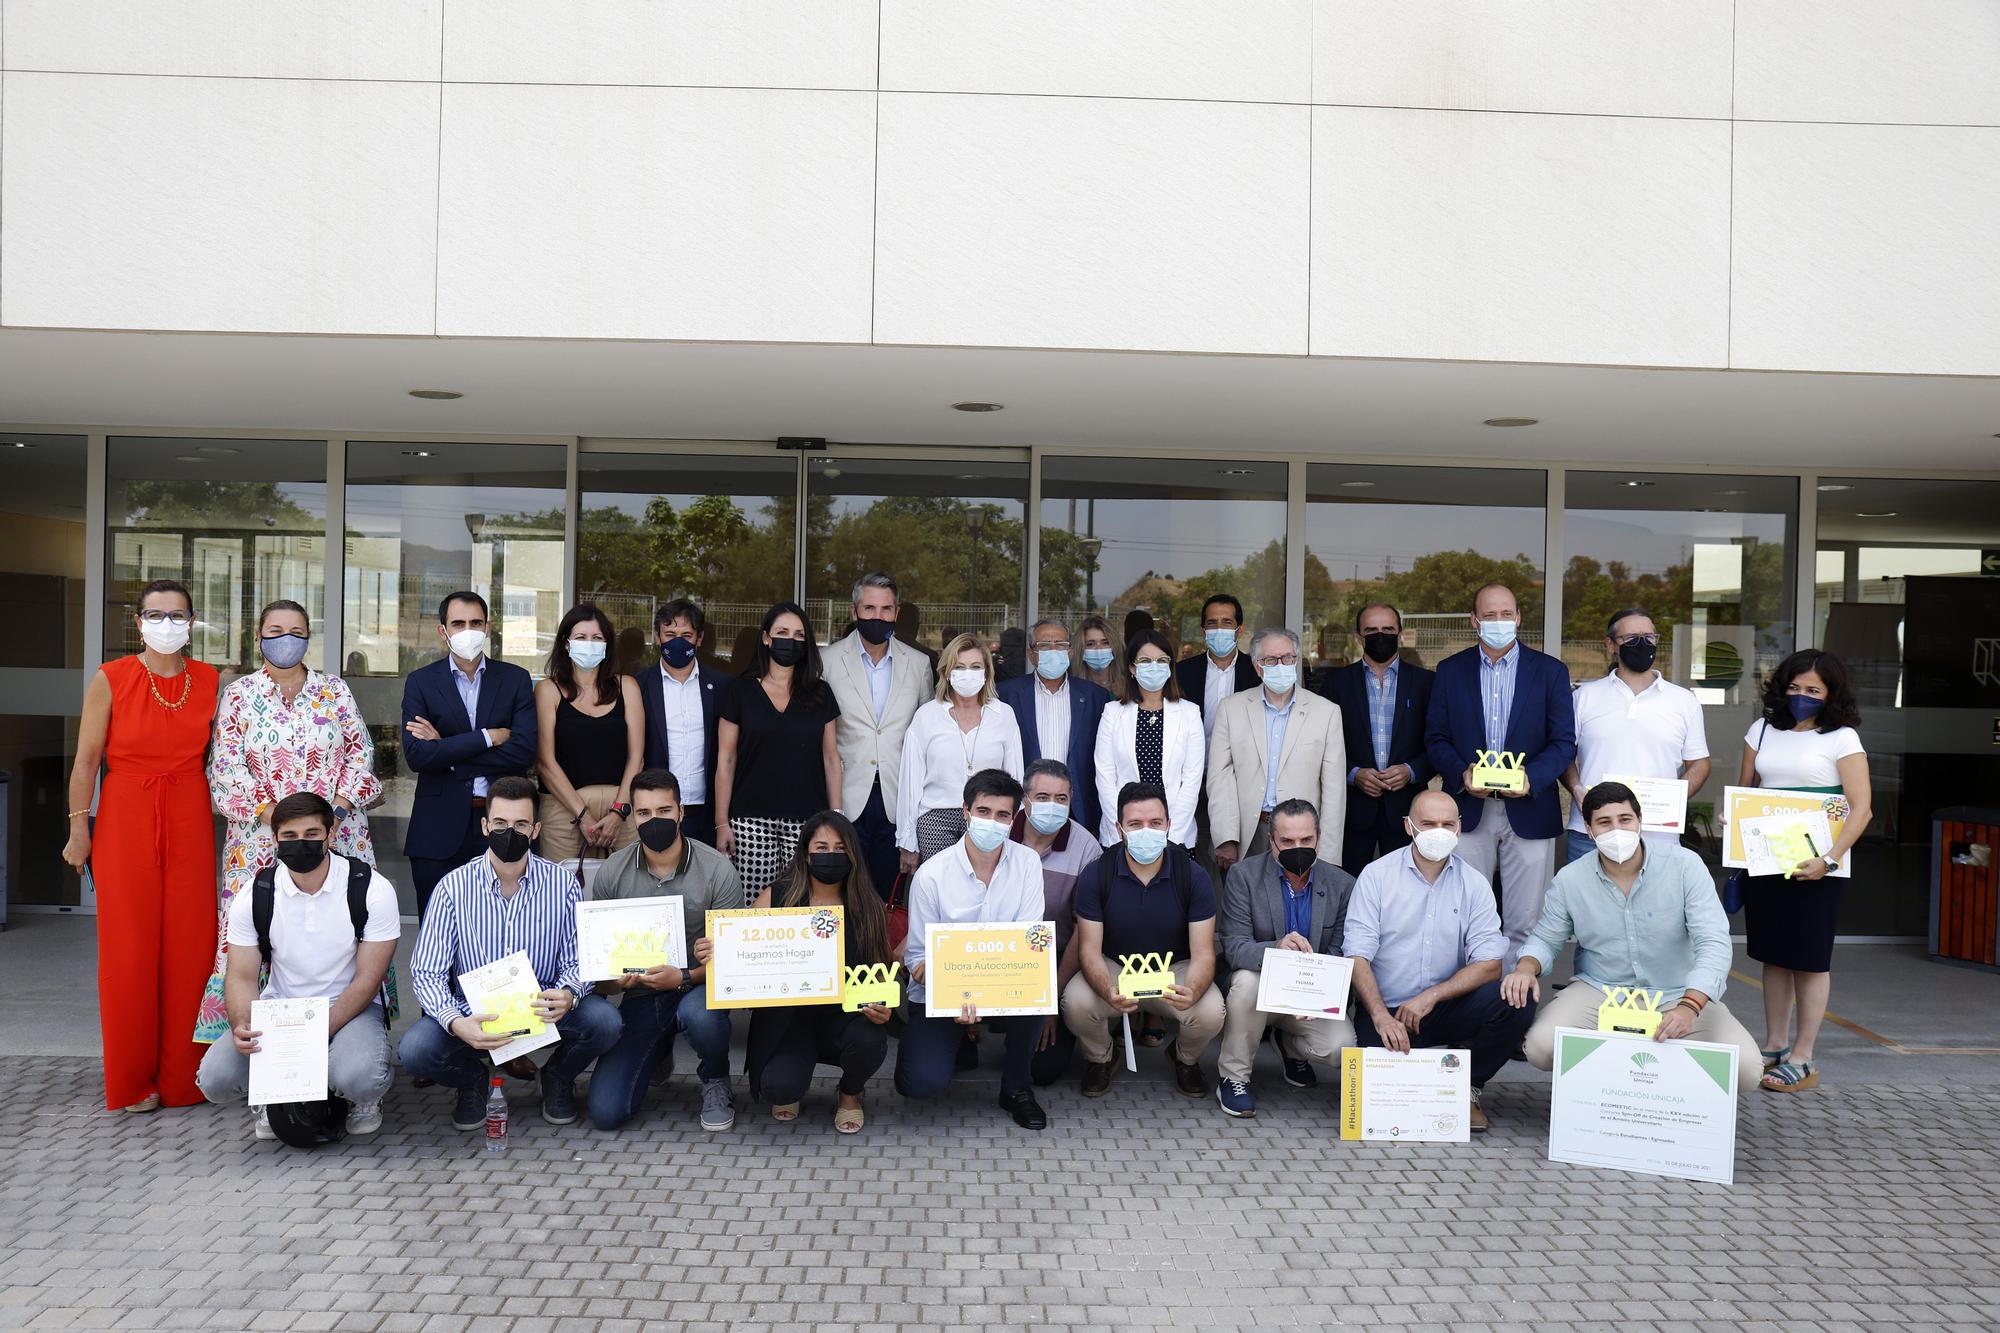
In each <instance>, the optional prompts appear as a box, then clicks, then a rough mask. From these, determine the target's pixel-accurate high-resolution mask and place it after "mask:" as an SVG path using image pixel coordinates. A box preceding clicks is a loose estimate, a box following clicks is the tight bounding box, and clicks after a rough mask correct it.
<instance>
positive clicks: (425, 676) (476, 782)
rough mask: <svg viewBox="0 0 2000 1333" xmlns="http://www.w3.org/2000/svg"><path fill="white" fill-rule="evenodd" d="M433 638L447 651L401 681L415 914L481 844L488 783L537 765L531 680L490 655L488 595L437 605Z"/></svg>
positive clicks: (462, 595) (457, 596)
mask: <svg viewBox="0 0 2000 1333" xmlns="http://www.w3.org/2000/svg"><path fill="white" fill-rule="evenodd" d="M438 640H439V643H440V644H441V645H442V646H443V648H444V650H445V654H444V656H443V657H441V658H439V659H438V660H437V661H435V662H433V663H431V664H430V665H429V666H421V667H418V668H417V669H416V670H415V671H412V672H411V673H410V674H409V677H408V679H406V680H405V681H404V682H403V762H404V763H406V764H408V765H409V766H410V768H411V769H412V770H413V771H414V772H415V773H416V775H417V791H416V796H415V799H414V800H413V801H412V802H411V804H410V822H409V827H408V832H407V833H406V834H405V835H404V838H403V854H404V855H405V856H407V857H409V858H410V877H411V879H413V880H414V881H415V882H416V890H417V912H418V915H419V916H422V915H423V914H424V913H425V912H427V911H428V910H429V907H430V901H431V894H432V892H433V891H434V890H435V889H436V887H437V883H438V881H439V880H441V879H443V878H444V877H445V876H446V875H447V874H449V873H450V872H451V871H452V870H454V869H456V868H457V867H459V866H462V865H464V864H465V863H466V862H468V861H470V860H472V859H473V858H474V857H477V856H479V855H480V854H481V853H482V852H483V851H484V850H485V848H486V834H485V831H484V826H483V822H482V821H483V820H484V819H485V816H486V802H487V797H488V792H487V788H488V785H489V784H490V783H491V782H492V781H493V780H494V779H496V778H501V777H506V776H508V775H509V774H518V773H523V772H526V771H527V770H528V769H529V768H530V767H531V766H533V764H534V762H535V736H536V727H535V687H534V682H533V681H532V680H530V679H529V678H528V673H527V672H526V671H524V670H522V669H521V668H520V667H517V666H515V665H514V664H513V663H511V662H500V661H495V660H494V659H492V658H489V657H488V656H487V655H486V650H487V648H488V647H489V646H490V644H491V640H490V639H489V637H488V634H487V612H486V599H485V598H484V597H481V596H480V595H479V594H478V593H476V592H470V591H467V592H455V593H453V594H451V595H450V596H449V597H447V598H445V599H444V601H442V602H441V603H439V604H438Z"/></svg>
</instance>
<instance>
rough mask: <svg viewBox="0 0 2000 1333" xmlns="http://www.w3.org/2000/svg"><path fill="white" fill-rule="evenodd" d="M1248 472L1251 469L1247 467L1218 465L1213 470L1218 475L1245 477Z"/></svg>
mask: <svg viewBox="0 0 2000 1333" xmlns="http://www.w3.org/2000/svg"><path fill="white" fill-rule="evenodd" d="M1250 473H1251V469H1250V468H1247V467H1219V468H1217V469H1216V470H1215V475H1216V476H1218V477H1247V476H1249V475H1250Z"/></svg>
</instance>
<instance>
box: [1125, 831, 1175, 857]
mask: <svg viewBox="0 0 2000 1333" xmlns="http://www.w3.org/2000/svg"><path fill="white" fill-rule="evenodd" d="M1125 850H1126V851H1128V852H1130V853H1132V859H1133V860H1134V861H1137V862H1138V863H1139V864H1140V865H1142V866H1149V865H1151V864H1153V862H1155V861H1157V860H1159V859H1160V857H1161V856H1162V855H1164V854H1165V853H1166V850H1167V831H1166V830H1165V829H1163V828H1135V829H1126V830H1125Z"/></svg>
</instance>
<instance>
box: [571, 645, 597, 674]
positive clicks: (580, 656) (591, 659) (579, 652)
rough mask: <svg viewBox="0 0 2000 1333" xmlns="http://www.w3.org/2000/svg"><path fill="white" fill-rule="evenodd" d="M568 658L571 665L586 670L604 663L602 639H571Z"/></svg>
mask: <svg viewBox="0 0 2000 1333" xmlns="http://www.w3.org/2000/svg"><path fill="white" fill-rule="evenodd" d="M569 660H570V662H571V663H572V664H573V665H576V666H580V667H582V668H583V669H584V670H586V671H588V670H589V669H590V668H591V667H594V666H602V665H604V640H602V639H571V640H570V641H569Z"/></svg>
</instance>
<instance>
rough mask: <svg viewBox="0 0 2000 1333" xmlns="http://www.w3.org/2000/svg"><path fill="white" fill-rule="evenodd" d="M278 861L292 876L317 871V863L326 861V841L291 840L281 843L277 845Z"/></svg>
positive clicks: (323, 839) (322, 839) (321, 839)
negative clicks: (281, 862) (282, 863)
mask: <svg viewBox="0 0 2000 1333" xmlns="http://www.w3.org/2000/svg"><path fill="white" fill-rule="evenodd" d="M278 859H279V860H280V861H283V862H284V863H285V869H287V870H289V871H291V872H292V873H293V874H294V875H303V874H305V873H307V872H308V871H312V870H317V869H319V863H320V862H322V861H324V860H326V839H325V838H292V839H289V840H287V841H285V842H281V843H279V844H278Z"/></svg>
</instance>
